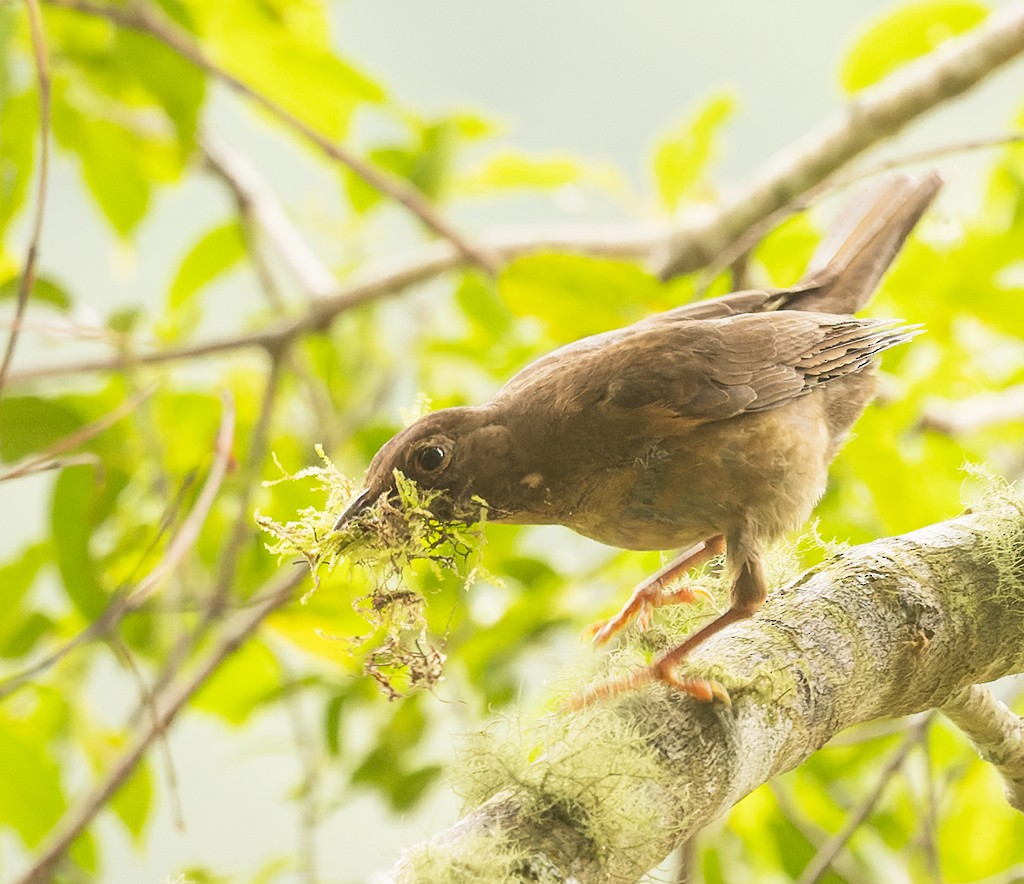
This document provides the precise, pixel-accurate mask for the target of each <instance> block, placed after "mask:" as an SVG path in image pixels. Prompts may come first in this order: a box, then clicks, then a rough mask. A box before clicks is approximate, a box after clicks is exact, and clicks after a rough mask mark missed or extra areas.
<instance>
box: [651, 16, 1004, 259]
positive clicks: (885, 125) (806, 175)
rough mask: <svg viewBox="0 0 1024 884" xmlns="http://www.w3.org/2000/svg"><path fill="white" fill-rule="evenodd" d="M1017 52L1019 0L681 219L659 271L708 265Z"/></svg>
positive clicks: (885, 82) (860, 95) (866, 92)
mask: <svg viewBox="0 0 1024 884" xmlns="http://www.w3.org/2000/svg"><path fill="white" fill-rule="evenodd" d="M1021 52H1024V3H1019V2H1018V3H1014V4H1012V5H1010V6H1007V7H1004V8H1002V9H1000V10H997V11H996V12H993V13H992V14H991V15H990V16H989V18H988V20H987V21H985V22H984V23H983V24H981V25H979V26H978V27H977V28H975V29H974V30H972V31H970V32H968V33H967V34H965V35H963V36H962V37H958V38H955V39H952V40H950V41H949V42H947V43H945V44H943V45H942V46H940V47H939V48H938V49H936V50H935V51H934V52H931V53H929V54H928V55H926V56H924V57H923V58H921V59H919V60H918V61H916V62H914V63H913V64H910V65H908V66H907V67H905V68H903V69H902V70H900V71H898V72H896V73H895V74H893V75H892V76H890V77H888V78H887V79H885V80H883V81H882V82H881V83H879V84H878V85H877V86H874V87H872V88H870V89H865V90H864V91H863V92H860V93H858V95H857V97H856V98H855V99H854V100H853V101H852V102H851V103H850V104H849V105H848V106H847V108H846V110H845V111H844V112H843V113H842V114H841V115H840V116H839V117H838V118H836V119H834V120H830V121H828V122H826V123H825V124H823V125H822V126H819V127H818V128H817V129H814V130H812V131H811V132H809V133H807V135H806V136H804V137H803V138H802V139H801V140H800V141H798V142H797V143H795V144H792V145H790V146H789V147H787V148H785V149H784V150H782V151H780V152H779V153H778V154H776V155H775V156H774V157H772V158H771V159H770V160H769V161H768V162H767V163H765V165H764V166H763V167H762V168H761V169H760V170H759V171H758V172H756V173H755V174H754V176H753V177H752V178H751V180H749V181H747V182H746V183H744V184H743V185H741V186H740V187H738V188H736V190H735V191H734V193H733V194H732V196H731V197H730V198H729V199H728V200H726V202H725V204H724V205H722V206H721V207H720V208H718V209H717V210H714V211H710V212H709V211H702V212H700V213H695V214H694V215H692V216H691V217H690V218H689V219H684V220H683V222H682V223H681V224H680V225H679V226H678V227H677V228H676V229H675V230H674V231H672V233H671V234H670V235H669V236H668V238H667V239H666V240H665V242H664V243H663V244H662V245H661V247H660V248H659V250H658V251H657V253H656V254H655V255H654V265H655V268H656V270H657V273H658V275H659V276H661V277H662V278H663V279H668V278H670V277H673V276H678V275H680V274H684V273H689V272H691V271H693V270H697V269H700V268H701V267H704V266H706V265H707V264H708V263H710V262H711V261H712V260H714V258H715V256H717V255H719V254H720V253H721V252H722V251H724V250H725V249H726V248H728V246H729V245H730V244H731V243H732V242H734V241H735V240H738V239H740V238H741V237H742V236H743V235H744V234H745V233H746V232H747V231H748V230H749V229H750V228H751V227H753V226H754V225H755V224H757V223H758V222H759V221H760V220H762V219H764V218H767V217H768V216H770V215H772V214H773V213H774V212H776V211H778V210H779V209H781V208H783V207H785V206H786V205H788V204H789V203H790V201H792V200H793V199H795V198H796V197H798V196H800V195H801V194H803V193H805V192H807V191H808V190H810V189H811V188H812V187H814V186H816V185H818V184H820V183H821V182H823V181H825V180H826V179H828V178H829V176H831V175H832V174H833V173H834V172H836V171H838V170H839V169H841V168H842V167H843V166H845V165H846V164H847V163H849V162H850V161H851V160H853V159H854V158H856V157H857V156H859V155H860V154H862V153H863V152H864V151H866V150H867V149H868V148H870V147H873V146H874V145H876V144H878V143H879V142H881V141H884V140H885V139H887V138H890V137H891V136H893V135H895V134H896V133H897V132H899V131H900V130H901V129H903V128H905V127H906V126H907V125H908V124H909V123H911V122H912V121H913V120H915V119H916V118H917V117H919V116H921V115H922V114H924V113H925V112H927V111H929V110H932V109H933V108H935V107H937V106H938V105H940V104H943V103H944V102H946V101H949V100H951V99H953V98H956V97H957V96H959V95H962V94H963V93H964V92H967V91H968V90H969V89H972V88H973V87H974V86H977V85H978V84H979V83H981V82H982V81H983V80H984V79H986V78H987V77H988V76H989V75H991V74H992V73H994V72H995V71H996V70H998V69H999V68H1000V67H1002V66H1003V65H1005V64H1006V63H1007V62H1009V61H1011V60H1012V59H1014V58H1015V57H1016V56H1018V55H1019V54H1020V53H1021Z"/></svg>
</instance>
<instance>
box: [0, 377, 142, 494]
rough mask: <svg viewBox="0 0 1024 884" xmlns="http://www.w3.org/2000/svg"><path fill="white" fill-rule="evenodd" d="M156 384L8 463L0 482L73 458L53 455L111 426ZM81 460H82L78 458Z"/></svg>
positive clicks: (63, 462) (68, 461)
mask: <svg viewBox="0 0 1024 884" xmlns="http://www.w3.org/2000/svg"><path fill="white" fill-rule="evenodd" d="M157 386H158V385H157V384H155V383H154V384H149V385H148V386H147V387H145V388H144V389H142V390H141V391H140V392H138V393H136V394H135V395H134V396H132V397H130V398H129V399H126V400H125V401H124V402H122V403H121V404H120V405H119V406H118V407H117V408H115V409H114V410H113V411H110V412H108V413H107V414H105V415H103V417H101V418H99V419H98V420H95V421H93V422H92V423H90V424H86V425H85V426H84V427H82V428H81V429H78V430H76V431H75V432H74V433H71V434H70V435H68V436H65V437H64V438H63V439H61V440H60V441H59V442H55V443H54V444H53V445H51V446H50V447H49V448H47V449H46V450H45V451H41V452H39V453H38V454H33V455H32V456H31V457H28V458H25V460H23V461H22V462H21V463H20V464H17V465H16V466H13V467H11V469H9V470H8V471H7V472H6V473H0V482H6V481H8V480H10V479H18V478H21V477H22V476H27V475H29V474H30V473H37V472H40V471H41V470H50V469H54V468H56V466H58V465H61V464H64V465H67V464H69V463H73V462H75V461H71V460H66V461H58V460H56V458H57V457H58V456H59V455H61V454H64V453H65V452H67V451H71V449H73V448H77V447H78V446H79V445H81V444H82V443H83V442H88V441H89V440H90V439H93V438H95V437H96V436H98V435H99V434H100V433H102V432H103V431H104V430H106V429H108V428H109V427H112V426H113V425H114V424H116V423H117V422H118V421H120V420H123V419H124V418H126V417H127V416H128V415H129V414H131V413H132V412H133V411H135V409H136V408H138V407H139V405H141V404H142V403H143V402H144V401H145V400H146V399H148V398H149V397H150V396H152V395H153V393H154V392H155V391H156V389H157ZM78 462H81V461H78Z"/></svg>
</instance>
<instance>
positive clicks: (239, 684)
mask: <svg viewBox="0 0 1024 884" xmlns="http://www.w3.org/2000/svg"><path fill="white" fill-rule="evenodd" d="M283 680H284V673H283V671H282V669H281V664H280V663H278V661H277V657H275V656H274V654H273V652H272V651H271V650H270V649H269V648H268V647H267V646H266V645H264V644H262V643H261V642H258V641H250V642H248V643H246V644H244V645H243V646H242V647H241V648H240V649H239V650H237V651H236V652H235V653H234V654H232V655H231V656H230V657H229V658H228V659H227V661H226V662H225V663H224V664H223V665H222V666H221V667H220V668H219V669H218V670H217V672H216V673H215V674H214V675H213V677H212V678H211V679H210V680H209V681H208V682H207V683H206V684H205V685H204V686H203V689H202V690H201V691H200V692H199V693H198V694H197V695H196V698H195V700H194V701H193V705H194V706H195V707H196V708H198V709H204V710H206V711H207V712H212V713H213V714H214V715H217V716H219V717H220V718H223V719H224V720H225V721H227V722H229V723H231V724H234V725H240V724H242V723H244V722H245V720H246V719H247V718H248V717H249V714H250V713H251V712H252V711H253V709H255V708H256V707H257V706H258V705H260V704H261V703H265V702H266V701H267V700H268V699H269V698H271V697H273V696H275V695H277V694H279V693H280V691H281V684H282V682H283Z"/></svg>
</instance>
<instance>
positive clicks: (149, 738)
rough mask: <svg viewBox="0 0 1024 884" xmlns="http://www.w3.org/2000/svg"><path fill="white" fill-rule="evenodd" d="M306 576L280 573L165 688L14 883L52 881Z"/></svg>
mask: <svg viewBox="0 0 1024 884" xmlns="http://www.w3.org/2000/svg"><path fill="white" fill-rule="evenodd" d="M304 578H305V572H304V571H300V570H296V571H293V572H290V573H287V574H284V575H281V576H279V577H278V578H277V579H276V580H275V581H274V582H273V583H272V584H271V586H270V587H268V588H267V590H266V591H265V592H264V593H262V594H261V598H262V600H261V602H260V603H259V605H258V606H257V607H255V608H253V609H251V610H249V611H247V612H246V613H245V614H244V616H240V617H238V618H237V619H236V620H235V622H234V623H233V624H232V625H231V626H229V627H228V628H226V629H225V631H224V633H223V634H222V635H221V637H220V638H219V639H218V641H217V643H216V644H215V645H214V647H213V648H212V649H211V650H210V652H209V653H208V654H207V655H206V658H205V660H204V661H203V662H202V663H201V664H200V665H199V666H198V667H197V668H196V669H195V671H194V672H193V673H192V674H191V675H189V676H188V677H187V678H183V679H181V680H179V681H178V683H177V684H174V683H172V684H171V685H170V686H169V687H168V689H167V690H166V691H165V692H163V694H165V695H166V698H165V699H164V700H163V702H162V703H161V706H162V708H161V709H160V711H159V715H158V717H157V719H156V720H155V721H149V722H148V723H146V724H145V725H144V726H143V727H142V728H141V729H140V731H139V733H138V734H136V736H135V738H134V739H133V740H132V741H131V742H130V744H129V745H128V747H127V748H126V749H125V750H124V752H123V753H122V754H121V756H120V758H119V759H118V760H117V761H116V762H115V763H114V764H112V765H111V766H110V768H109V770H108V771H107V773H106V775H105V776H103V777H102V779H100V781H99V782H97V783H96V784H95V785H94V786H93V787H92V789H90V790H89V792H88V793H87V794H86V795H85V796H83V797H82V799H81V800H80V801H79V802H78V803H77V804H75V806H74V807H72V808H71V809H70V810H69V811H68V812H67V813H66V814H65V815H64V817H63V818H62V819H61V821H60V823H58V825H57V827H56V828H55V829H54V831H53V832H52V833H51V834H50V837H49V838H48V839H47V840H46V843H45V844H44V845H43V847H42V848H41V849H40V850H39V851H38V852H37V853H36V856H35V859H34V861H33V863H32V865H31V866H30V867H29V869H28V870H27V871H26V872H24V873H23V874H22V875H21V876H19V877H18V878H17V879H15V881H14V882H13V884H45V882H48V881H50V880H51V877H52V875H53V872H54V871H55V869H56V867H57V865H58V864H59V863H60V861H61V859H62V858H63V857H64V854H65V853H66V852H67V850H68V848H69V847H70V846H71V844H72V842H73V841H74V840H75V839H76V838H77V837H78V836H79V835H80V834H81V833H82V832H83V831H84V830H85V829H86V827H87V826H88V825H89V824H90V823H91V822H92V820H93V819H94V818H95V816H96V815H97V814H98V813H99V812H100V811H101V810H102V809H103V808H104V807H105V806H106V805H107V802H108V801H109V800H110V799H111V797H112V796H113V795H114V794H115V793H116V792H117V790H118V789H119V788H120V787H121V786H122V785H124V783H125V781H126V780H127V779H128V778H129V777H130V776H131V775H132V773H133V772H134V771H135V769H136V768H137V767H138V765H139V763H140V762H141V761H142V760H143V758H145V756H146V753H147V752H148V751H149V747H150V746H151V745H152V744H153V742H154V741H155V740H156V739H158V738H159V737H160V736H161V734H163V733H164V732H165V731H166V730H167V728H169V727H170V725H171V723H172V722H173V721H174V719H175V718H176V717H177V715H178V713H179V712H181V710H182V709H183V708H184V707H185V705H186V704H187V703H188V702H189V700H190V699H191V698H192V697H193V695H194V694H195V693H196V691H198V690H199V689H200V688H201V687H202V686H203V685H204V684H206V682H207V681H209V679H210V677H211V676H212V675H213V674H214V673H215V672H216V671H217V670H218V669H219V668H220V666H221V664H222V663H224V661H225V660H226V659H227V658H228V657H230V656H231V655H232V654H233V653H234V652H235V651H237V650H238V649H239V648H240V647H241V646H242V645H243V644H245V642H246V641H247V640H248V639H249V638H250V636H252V634H253V633H254V632H255V631H256V630H257V629H258V628H259V627H260V624H262V623H263V621H264V620H265V619H266V618H267V617H268V616H269V615H270V614H271V613H272V612H273V611H275V610H276V609H277V608H279V607H280V606H281V605H283V604H284V603H285V602H287V601H288V599H290V598H291V597H292V594H293V592H294V590H295V587H296V586H298V585H299V584H300V583H301V582H302V580H303V579H304Z"/></svg>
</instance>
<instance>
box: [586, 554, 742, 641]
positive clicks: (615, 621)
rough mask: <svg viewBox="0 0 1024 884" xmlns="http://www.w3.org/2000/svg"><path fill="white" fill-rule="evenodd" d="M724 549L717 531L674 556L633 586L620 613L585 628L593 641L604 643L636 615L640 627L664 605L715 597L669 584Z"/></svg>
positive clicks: (699, 588)
mask: <svg viewBox="0 0 1024 884" xmlns="http://www.w3.org/2000/svg"><path fill="white" fill-rule="evenodd" d="M724 550H725V538H724V537H723V536H722V535H721V534H719V535H716V536H715V537H711V538H709V539H708V540H704V541H701V542H700V543H698V544H697V545H696V546H694V547H691V548H690V549H688V550H686V552H684V553H682V554H680V555H678V556H676V558H674V559H673V560H672V561H671V562H669V563H668V564H667V565H665V567H664V568H661V569H660V570H659V571H657V572H656V573H654V574H652V575H651V576H650V577H648V578H647V579H646V580H645V581H644V582H643V583H641V584H640V585H639V586H637V588H636V589H634V590H633V594H632V595H631V596H630V597H629V601H627V602H626V604H624V605H623V606H622V608H621V609H620V610H619V613H618V614H616V615H615V616H614V617H610V618H609V619H607V620H600V621H598V622H597V623H594V624H593V625H592V626H590V627H589V628H588V630H587V631H588V632H590V633H591V634H592V635H593V637H594V644H595V645H600V644H604V643H605V642H606V641H608V639H610V638H611V637H612V636H613V635H615V634H616V633H617V632H619V631H620V630H622V629H624V628H625V627H626V626H628V625H629V622H630V621H631V620H633V618H636V620H637V624H638V625H639V626H640V628H641V629H646V628H647V627H648V625H649V624H650V621H651V612H652V611H653V610H654V609H655V608H661V607H664V606H665V605H679V604H684V603H688V602H693V601H696V600H697V597H698V596H700V597H702V598H706V599H707V600H708V601H709V602H712V603H714V598H713V597H712V595H711V593H709V592H708V591H707V590H706V589H702V588H701V587H696V586H680V587H678V588H676V589H672V590H670V589H669V588H668V587H669V586H670V585H671V584H672V582H673V581H674V580H676V579H677V578H678V577H679V576H680V575H681V574H684V573H686V572H687V571H689V570H691V569H692V568H696V567H698V566H699V565H703V564H704V563H705V562H706V561H708V560H709V559H713V558H714V557H715V556H717V555H720V554H721V553H722V552H723V551H724Z"/></svg>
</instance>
